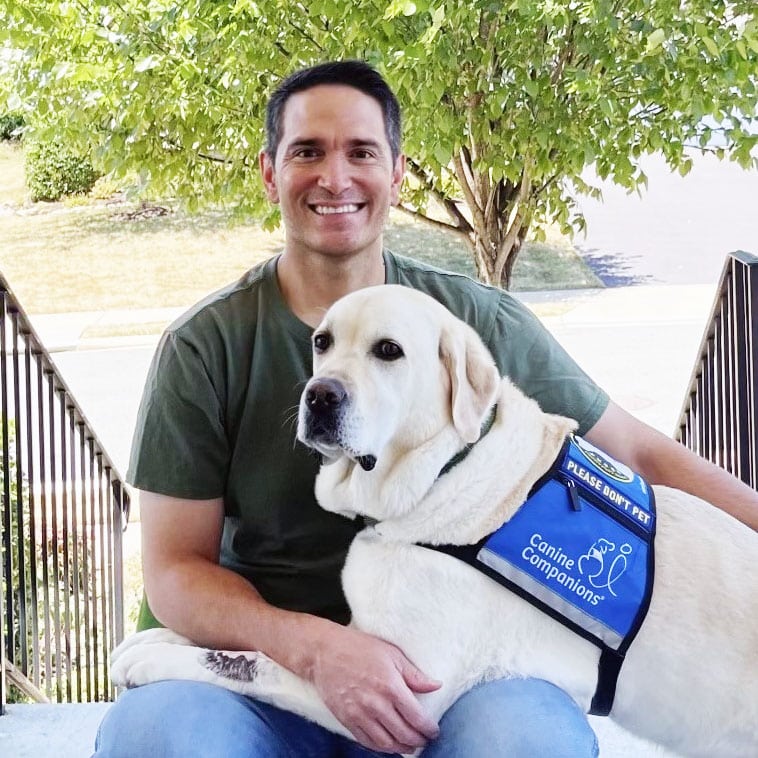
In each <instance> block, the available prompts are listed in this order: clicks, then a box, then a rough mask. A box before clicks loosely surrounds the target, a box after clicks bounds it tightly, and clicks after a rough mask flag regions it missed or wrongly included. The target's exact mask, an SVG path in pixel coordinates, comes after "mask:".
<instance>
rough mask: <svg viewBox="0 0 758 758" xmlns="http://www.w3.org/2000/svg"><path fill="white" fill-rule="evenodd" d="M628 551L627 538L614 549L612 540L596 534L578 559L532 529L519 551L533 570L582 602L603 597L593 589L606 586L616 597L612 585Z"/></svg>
mask: <svg viewBox="0 0 758 758" xmlns="http://www.w3.org/2000/svg"><path fill="white" fill-rule="evenodd" d="M585 544H586V543H585ZM614 553H616V554H615V555H613V554H614ZM631 554H632V546H631V545H630V544H629V543H628V542H625V543H624V544H623V545H621V546H620V547H619V548H618V552H616V545H615V544H614V543H613V542H611V541H610V540H607V539H604V538H600V539H598V540H595V542H594V543H593V544H592V545H590V547H589V548H587V549H586V550H585V552H584V553H582V554H581V555H580V556H579V558H578V559H577V558H572V557H570V556H569V555H568V554H567V553H566V552H565V551H564V549H563V548H562V547H560V546H558V545H553V544H551V543H550V542H548V541H547V540H546V539H545V538H544V537H543V536H542V535H541V534H539V533H538V532H534V533H533V534H532V535H531V537H530V538H529V542H528V544H527V545H526V547H524V549H523V550H522V551H521V558H522V559H523V560H524V561H526V563H528V564H529V565H530V566H531V567H532V571H533V572H535V574H537V573H538V574H542V575H543V576H544V577H545V580H546V581H547V582H548V583H550V582H554V583H556V584H559V585H561V587H564V588H565V589H567V590H569V591H570V592H571V593H573V594H574V595H576V596H578V597H579V598H580V599H582V600H584V601H585V602H586V603H589V604H590V605H593V606H596V605H599V604H600V603H601V602H602V601H604V600H605V599H606V595H605V594H601V593H600V592H595V591H594V590H607V591H608V592H610V594H611V595H613V597H618V595H617V593H616V592H615V591H614V589H613V586H614V585H615V584H616V582H618V581H619V579H621V577H622V576H623V575H624V573H625V572H626V570H627V567H628V563H629V556H631ZM611 558H612V560H611ZM587 585H589V587H588V586H587Z"/></svg>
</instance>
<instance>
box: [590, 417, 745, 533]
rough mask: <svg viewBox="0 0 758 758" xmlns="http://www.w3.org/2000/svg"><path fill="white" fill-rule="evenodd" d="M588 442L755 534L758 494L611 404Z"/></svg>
mask: <svg viewBox="0 0 758 758" xmlns="http://www.w3.org/2000/svg"><path fill="white" fill-rule="evenodd" d="M585 437H586V439H587V440H588V441H589V442H591V443H592V444H594V445H597V446H598V447H599V448H601V449H603V450H605V451H606V452H607V453H608V454H610V455H612V456H613V457H614V458H617V459H618V460H620V461H622V462H623V463H626V464H627V465H628V466H629V467H630V468H632V469H634V470H635V471H638V472H639V473H640V474H642V476H644V477H645V479H647V480H648V482H650V484H663V485H666V486H669V487H675V488H676V489H680V490H683V491H685V492H688V493H689V494H691V495H695V496H696V497H699V498H701V499H702V500H706V501H707V502H709V503H711V504H712V505H715V506H716V507H718V508H720V509H721V510H723V511H725V512H726V513H729V514H730V515H732V516H734V517H735V518H737V519H739V520H740V521H742V522H743V523H745V524H747V525H748V526H749V527H751V528H752V529H755V530H756V531H758V493H756V492H755V490H753V489H751V488H750V487H748V486H747V485H746V484H744V483H743V482H741V481H740V480H739V479H737V478H736V477H734V476H732V475H731V474H729V473H728V472H727V471H725V470H724V469H722V468H719V467H718V466H716V465H714V464H712V463H710V462H709V461H707V460H705V459H704V458H701V457H700V456H698V455H696V454H695V453H693V452H692V451H691V450H689V449H687V448H686V447H684V445H681V444H679V443H678V442H676V441H674V440H673V439H671V438H670V437H666V435H664V434H662V433H661V432H658V431H656V430H655V429H653V428H651V427H650V426H648V425H647V424H644V423H643V422H641V421H639V420H638V419H636V418H634V417H633V416H631V415H630V414H629V413H627V412H626V411H625V410H623V409H622V408H620V407H619V406H618V405H616V404H615V403H613V402H611V403H610V404H609V406H608V408H607V409H606V411H605V413H604V414H603V415H602V416H601V417H600V419H599V420H598V422H597V423H596V424H595V426H593V427H592V429H590V431H589V432H588V433H587V434H586V435H585Z"/></svg>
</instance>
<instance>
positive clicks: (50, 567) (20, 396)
mask: <svg viewBox="0 0 758 758" xmlns="http://www.w3.org/2000/svg"><path fill="white" fill-rule="evenodd" d="M0 434H1V440H0V444H1V445H2V469H1V470H0V477H1V479H0V489H1V492H0V555H1V561H0V562H1V563H2V583H1V584H0V714H1V713H2V712H3V710H4V708H5V704H6V702H7V698H8V684H9V681H11V682H12V683H13V684H14V685H15V687H16V688H18V689H21V690H23V691H24V693H25V694H27V695H28V696H30V697H32V698H34V699H42V698H43V697H44V698H47V699H49V700H51V701H55V702H89V701H98V700H112V699H113V698H114V696H115V690H114V687H113V686H112V684H111V683H110V677H109V671H108V655H109V653H110V650H111V649H112V648H113V647H114V646H115V645H116V644H118V643H119V642H120V641H121V640H122V639H123V637H124V597H123V570H122V531H123V527H124V525H125V524H126V521H127V519H128V510H129V495H128V493H127V492H126V490H125V489H124V486H123V484H122V478H121V476H120V475H119V473H118V471H117V470H116V467H115V466H114V465H113V462H112V461H111V459H110V457H109V456H108V455H107V453H106V452H105V451H104V449H103V446H102V445H101V443H100V441H99V440H98V438H97V435H96V434H95V433H94V431H93V430H92V427H91V425H90V424H89V423H88V421H87V419H86V417H85V415H84V413H83V412H82V410H81V408H80V407H79V405H78V403H77V402H76V400H75V399H74V396H73V394H72V393H71V390H70V389H69V387H68V386H67V384H66V382H65V381H64V380H63V378H62V377H61V375H60V373H59V372H58V370H57V368H56V366H55V364H54V362H53V361H52V359H51V358H50V355H49V353H48V352H47V350H46V349H45V347H44V346H43V344H42V342H41V340H40V339H39V336H38V335H37V333H36V332H35V330H34V328H33V327H32V325H31V323H30V321H29V319H28V318H27V316H26V314H25V313H24V310H23V308H22V307H21V305H20V303H19V302H18V300H17V298H16V297H15V296H14V295H13V292H12V291H11V289H10V287H9V286H8V283H7V282H6V280H5V278H4V277H3V275H2V273H0Z"/></svg>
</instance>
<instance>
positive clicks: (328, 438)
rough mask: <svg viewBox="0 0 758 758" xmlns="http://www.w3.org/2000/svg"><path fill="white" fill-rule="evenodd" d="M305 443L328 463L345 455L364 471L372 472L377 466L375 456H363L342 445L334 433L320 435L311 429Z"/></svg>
mask: <svg viewBox="0 0 758 758" xmlns="http://www.w3.org/2000/svg"><path fill="white" fill-rule="evenodd" d="M303 442H304V443H305V445H307V446H308V447H309V448H311V450H314V451H315V452H317V453H319V454H320V455H321V456H322V457H323V458H324V459H325V460H326V461H334V460H336V459H337V458H339V457H340V455H344V456H346V457H347V458H350V460H353V461H355V462H356V463H357V464H358V465H359V466H360V467H361V468H362V469H363V470H364V471H372V470H373V469H374V467H375V466H376V456H375V455H371V454H370V453H364V454H361V453H359V452H358V451H357V450H355V449H354V448H352V447H350V446H348V445H345V444H343V443H341V442H340V441H339V440H338V439H337V438H336V435H335V434H334V432H332V431H329V432H328V433H326V434H318V433H316V432H315V431H314V430H313V429H309V430H308V435H307V437H306V438H305V439H304V440H303Z"/></svg>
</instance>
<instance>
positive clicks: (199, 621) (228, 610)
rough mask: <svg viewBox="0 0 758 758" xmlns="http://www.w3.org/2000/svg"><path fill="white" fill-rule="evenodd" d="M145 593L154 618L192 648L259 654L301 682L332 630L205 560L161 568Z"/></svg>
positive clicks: (314, 617) (230, 572)
mask: <svg viewBox="0 0 758 758" xmlns="http://www.w3.org/2000/svg"><path fill="white" fill-rule="evenodd" d="M146 593H147V597H148V601H149V603H150V609H151V611H152V612H153V613H154V615H155V616H156V618H157V619H158V620H159V621H160V622H161V623H162V624H164V625H165V626H168V627H170V628H171V629H173V630H174V631H176V632H178V633H179V634H182V635H183V636H185V637H188V638H189V639H191V640H192V641H193V642H195V643H196V644H198V645H202V646H204V647H212V648H215V649H222V650H258V651H260V652H262V653H265V654H266V655H267V656H269V657H270V658H272V659H273V660H275V661H277V662H278V663H281V664H282V665H283V666H285V667H286V668H288V669H290V670H291V671H294V672H295V673H297V674H299V675H300V676H303V677H305V678H309V675H310V669H311V667H312V665H313V659H312V653H313V651H314V648H315V647H316V646H317V644H318V639H319V637H320V635H322V634H324V633H327V632H328V629H329V628H330V627H334V626H335V625H334V624H333V622H330V621H328V620H326V619H322V618H319V617H317V616H312V615H310V614H306V613H296V612H293V611H286V610H282V609H281V608H276V607H275V606H272V605H270V604H269V603H267V602H266V601H265V600H264V599H263V598H262V597H261V596H260V594H259V593H258V592H257V591H256V589H255V588H254V587H253V586H252V585H251V584H250V583H249V582H248V581H247V580H246V579H245V578H244V577H242V576H240V575H239V574H236V573H235V572H233V571H231V570H229V569H226V568H223V567H221V566H219V565H217V564H213V563H210V562H208V561H206V560H205V559H203V558H191V559H186V560H185V561H183V562H181V563H178V564H175V565H172V566H171V567H167V568H164V569H163V570H162V571H161V574H160V578H158V579H152V580H147V581H146Z"/></svg>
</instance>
